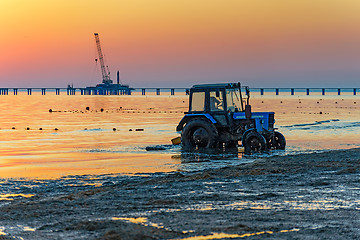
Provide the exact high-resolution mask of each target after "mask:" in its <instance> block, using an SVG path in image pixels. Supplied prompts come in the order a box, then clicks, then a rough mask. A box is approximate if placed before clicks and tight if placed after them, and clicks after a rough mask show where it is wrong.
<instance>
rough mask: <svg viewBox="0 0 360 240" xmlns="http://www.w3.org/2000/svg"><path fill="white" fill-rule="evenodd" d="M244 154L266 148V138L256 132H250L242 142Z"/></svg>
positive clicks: (261, 150)
mask: <svg viewBox="0 0 360 240" xmlns="http://www.w3.org/2000/svg"><path fill="white" fill-rule="evenodd" d="M242 144H243V146H244V150H245V153H246V154H252V153H259V152H263V151H265V150H267V146H266V140H265V138H264V136H263V135H261V134H260V133H258V132H250V133H249V134H247V135H246V137H245V139H244V142H243V143H242Z"/></svg>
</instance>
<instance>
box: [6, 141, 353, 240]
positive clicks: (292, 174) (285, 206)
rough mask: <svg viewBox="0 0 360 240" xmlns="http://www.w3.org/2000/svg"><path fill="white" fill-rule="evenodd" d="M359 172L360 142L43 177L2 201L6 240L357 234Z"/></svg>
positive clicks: (348, 236)
mask: <svg viewBox="0 0 360 240" xmlns="http://www.w3.org/2000/svg"><path fill="white" fill-rule="evenodd" d="M204 164H206V163H204ZM359 169H360V148H357V149H348V150H333V151H327V152H323V153H311V154H299V155H287V156H270V157H262V158H257V157H254V161H253V162H249V163H243V164H239V165H237V166H231V167H223V168H213V169H209V170H204V171H195V172H173V173H153V174H148V175H146V176H141V175H139V176H136V175H135V176H120V175H119V176H114V175H104V176H101V177H97V178H96V179H95V178H93V177H92V176H88V175H87V176H73V177H68V178H64V179H59V180H56V181H51V180H48V181H45V180H44V181H43V182H41V184H40V183H39V186H38V187H32V188H29V189H28V190H27V192H26V193H27V194H30V195H29V196H30V197H20V198H14V200H13V201H9V202H8V203H6V204H2V205H0V212H1V215H0V226H2V228H0V239H13V237H15V239H20V237H21V238H23V239H224V238H235V239H236V238H239V239H263V238H266V239H359V238H360V228H359V226H360V200H359V195H360V188H359V183H360V182H359V177H358V176H359ZM24 181H25V180H24ZM28 181H31V180H28ZM32 181H35V180H32ZM80 182H82V183H83V184H79V183H80ZM7 184H8V185H11V184H12V182H11V181H9V182H8V183H7ZM31 184H34V182H32V183H30V182H29V185H31ZM31 194H33V195H34V196H32V197H31Z"/></svg>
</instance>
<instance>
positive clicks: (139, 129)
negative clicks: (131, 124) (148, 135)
mask: <svg viewBox="0 0 360 240" xmlns="http://www.w3.org/2000/svg"><path fill="white" fill-rule="evenodd" d="M135 131H136V132H142V131H144V129H143V128H137V129H135Z"/></svg>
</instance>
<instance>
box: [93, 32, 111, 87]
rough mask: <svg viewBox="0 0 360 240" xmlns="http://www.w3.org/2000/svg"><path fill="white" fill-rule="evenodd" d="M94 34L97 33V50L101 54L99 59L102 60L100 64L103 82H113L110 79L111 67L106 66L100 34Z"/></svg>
mask: <svg viewBox="0 0 360 240" xmlns="http://www.w3.org/2000/svg"><path fill="white" fill-rule="evenodd" d="M94 35H95V41H96V46H97V50H98V54H99V60H100V66H101V74H102V77H103V83H104V84H112V82H113V81H112V80H111V79H110V71H109V67H108V66H105V61H104V56H103V54H102V51H101V46H100V39H99V34H98V33H94Z"/></svg>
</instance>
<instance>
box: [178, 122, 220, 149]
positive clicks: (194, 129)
mask: <svg viewBox="0 0 360 240" xmlns="http://www.w3.org/2000/svg"><path fill="white" fill-rule="evenodd" d="M181 143H182V145H183V147H184V148H185V149H189V150H191V149H211V148H217V145H218V131H217V130H216V127H215V126H214V124H212V123H210V122H208V121H206V120H204V119H194V120H191V121H190V122H188V123H187V124H186V125H185V127H184V129H183V131H182V135H181Z"/></svg>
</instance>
